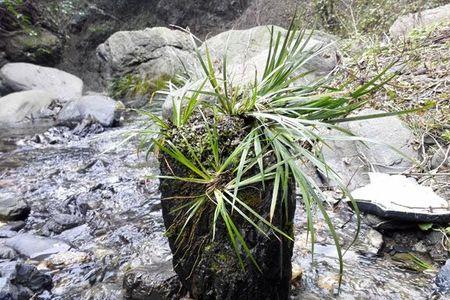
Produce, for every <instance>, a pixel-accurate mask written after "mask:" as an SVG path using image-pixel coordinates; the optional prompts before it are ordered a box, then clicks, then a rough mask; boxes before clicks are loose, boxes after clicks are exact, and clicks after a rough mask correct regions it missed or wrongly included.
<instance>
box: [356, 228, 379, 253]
mask: <svg viewBox="0 0 450 300" xmlns="http://www.w3.org/2000/svg"><path fill="white" fill-rule="evenodd" d="M383 243H384V241H383V235H382V234H381V233H379V232H378V231H376V230H374V229H370V230H369V232H368V233H367V235H366V236H365V237H364V243H363V244H364V250H362V251H361V252H362V254H365V255H369V256H375V255H377V254H378V253H379V251H380V249H381V247H382V246H383Z"/></svg>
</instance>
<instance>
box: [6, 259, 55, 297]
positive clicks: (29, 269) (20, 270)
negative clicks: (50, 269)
mask: <svg viewBox="0 0 450 300" xmlns="http://www.w3.org/2000/svg"><path fill="white" fill-rule="evenodd" d="M13 282H14V284H16V285H22V286H25V287H27V288H29V289H30V290H32V291H33V292H38V291H42V290H50V289H51V288H52V278H51V276H50V275H47V274H44V273H42V272H41V271H39V270H38V269H37V268H36V267H35V266H32V265H26V264H17V265H16V276H15V278H14V280H13Z"/></svg>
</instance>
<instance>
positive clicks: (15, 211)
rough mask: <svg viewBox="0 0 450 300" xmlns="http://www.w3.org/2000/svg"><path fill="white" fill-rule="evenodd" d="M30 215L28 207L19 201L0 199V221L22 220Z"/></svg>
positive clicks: (9, 198)
mask: <svg viewBox="0 0 450 300" xmlns="http://www.w3.org/2000/svg"><path fill="white" fill-rule="evenodd" d="M29 213H30V207H29V206H28V205H27V204H26V203H25V201H23V200H21V199H16V198H11V197H6V198H2V199H0V220H2V221H15V220H24V219H26V218H27V217H28V214H29Z"/></svg>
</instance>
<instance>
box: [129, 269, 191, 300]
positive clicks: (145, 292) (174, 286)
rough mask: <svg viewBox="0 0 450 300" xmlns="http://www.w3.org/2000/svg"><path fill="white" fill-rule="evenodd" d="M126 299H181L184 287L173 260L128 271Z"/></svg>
mask: <svg viewBox="0 0 450 300" xmlns="http://www.w3.org/2000/svg"><path fill="white" fill-rule="evenodd" d="M123 287H124V289H125V297H126V299H135V300H141V299H142V300H144V299H180V298H181V296H183V288H182V286H181V282H180V280H179V279H178V276H177V274H176V273H175V272H174V271H173V267H172V263H171V261H168V262H165V263H161V264H155V265H151V266H146V267H140V268H136V269H132V270H130V271H128V272H127V273H126V274H125V276H124V279H123Z"/></svg>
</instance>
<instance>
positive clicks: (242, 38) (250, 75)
mask: <svg viewBox="0 0 450 300" xmlns="http://www.w3.org/2000/svg"><path fill="white" fill-rule="evenodd" d="M274 32H275V34H277V33H281V35H282V36H285V35H286V33H287V30H286V29H284V28H281V27H278V26H274ZM309 33H310V32H309ZM306 36H308V33H307V34H306ZM336 42H337V41H336V40H335V38H334V37H333V36H331V35H327V34H325V33H321V32H317V33H314V34H313V35H312V36H311V39H310V40H309V41H308V43H307V44H306V47H305V49H304V51H305V52H307V51H311V52H313V51H315V50H318V51H319V53H318V54H317V55H315V56H312V57H311V58H310V59H309V60H308V61H307V62H305V64H304V65H303V66H302V67H301V68H300V70H299V72H311V73H310V74H308V75H307V76H305V77H303V78H301V79H300V80H299V81H298V82H297V83H298V84H309V83H311V82H314V81H315V80H317V79H318V78H321V77H323V76H326V75H327V74H329V73H330V72H331V71H332V70H333V69H334V68H335V67H336V66H337V64H338V57H339V51H338V48H337V46H336ZM269 46H270V26H257V27H253V28H250V29H246V30H229V31H225V32H222V33H220V34H218V35H216V36H213V37H211V38H209V39H207V40H206V41H205V42H204V43H203V45H202V46H201V47H200V50H201V52H202V53H203V56H205V55H206V51H207V50H208V51H209V53H210V55H211V60H212V62H213V63H214V65H215V67H216V68H217V69H220V68H221V66H222V62H223V58H224V56H225V55H226V58H227V79H228V81H229V82H230V83H231V84H232V85H235V86H237V85H240V86H242V85H247V84H250V83H253V82H254V80H255V72H256V73H257V75H258V78H259V79H261V77H262V74H263V72H264V68H265V65H266V60H267V55H268V52H269ZM194 59H195V60H197V58H194ZM202 72H203V71H202V70H201V69H200V68H199V67H197V68H195V69H194V71H193V72H192V74H191V76H192V77H193V78H192V79H193V82H191V83H189V86H188V87H187V88H186V89H187V90H189V89H190V90H195V89H198V88H199V87H200V85H201V84H202V83H203V78H205V74H203V73H202ZM217 75H218V76H219V77H221V76H222V75H220V74H219V72H217ZM204 90H206V91H212V87H211V85H210V84H209V82H208V83H206V85H205V86H204ZM185 92H186V91H185V90H182V91H180V92H179V93H177V94H179V95H175V96H174V97H168V98H167V99H166V101H165V102H164V104H163V110H162V115H163V117H164V118H168V117H169V116H170V115H171V113H172V109H173V108H172V107H173V103H176V105H177V104H178V103H179V100H180V99H179V98H180V97H179V96H181V95H183V94H184V93H185ZM177 98H178V99H177ZM200 98H201V100H202V101H205V100H206V101H208V100H210V99H209V98H210V97H208V96H206V95H201V96H200Z"/></svg>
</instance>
